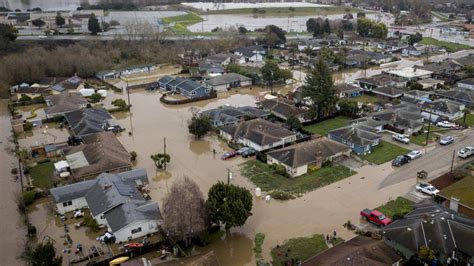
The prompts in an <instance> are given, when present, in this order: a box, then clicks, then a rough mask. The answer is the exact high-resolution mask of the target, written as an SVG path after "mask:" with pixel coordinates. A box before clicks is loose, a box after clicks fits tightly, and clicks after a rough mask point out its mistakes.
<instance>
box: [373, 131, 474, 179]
mask: <svg viewBox="0 0 474 266" xmlns="http://www.w3.org/2000/svg"><path fill="white" fill-rule="evenodd" d="M473 143H474V129H467V130H464V131H463V132H461V133H460V134H459V136H455V137H454V143H453V144H450V145H446V146H441V145H439V144H436V147H435V148H434V149H431V150H428V152H427V153H426V154H424V155H423V156H422V157H421V158H419V159H416V160H414V161H413V162H410V163H409V164H406V165H404V166H402V167H400V168H398V169H397V170H395V171H394V172H393V173H391V174H389V175H388V176H387V177H386V178H385V179H384V180H383V182H382V183H381V184H380V187H381V188H383V187H387V186H390V185H394V184H397V183H399V182H401V181H405V180H408V179H413V180H414V181H413V182H416V180H415V179H416V173H417V172H418V171H421V170H425V171H427V172H428V178H429V179H432V178H435V177H438V176H439V175H441V174H443V173H445V172H447V171H449V170H450V168H451V160H452V158H453V151H457V150H459V149H460V148H462V147H464V146H467V145H472V144H473ZM471 160H472V159H471ZM468 161H469V160H465V159H461V158H459V157H457V156H456V155H455V156H454V166H455V167H456V166H457V165H461V164H464V163H466V162H468Z"/></svg>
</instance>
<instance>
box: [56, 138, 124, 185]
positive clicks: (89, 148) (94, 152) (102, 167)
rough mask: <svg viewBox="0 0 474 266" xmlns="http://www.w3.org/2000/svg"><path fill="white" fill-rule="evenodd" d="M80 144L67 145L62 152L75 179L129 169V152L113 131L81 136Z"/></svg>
mask: <svg viewBox="0 0 474 266" xmlns="http://www.w3.org/2000/svg"><path fill="white" fill-rule="evenodd" d="M81 139H82V142H83V143H82V144H80V145H75V146H68V147H66V148H64V149H63V154H64V155H65V157H66V161H67V163H68V165H69V168H70V170H71V175H72V176H73V178H75V179H87V178H93V177H96V176H97V175H99V174H100V173H103V172H107V173H120V172H123V171H128V170H130V168H131V166H132V162H131V159H130V154H129V153H128V151H127V150H126V149H125V148H124V147H123V145H122V143H120V141H119V140H118V139H117V137H116V136H115V135H114V133H112V132H110V131H107V132H99V133H93V134H89V135H85V136H82V137H81Z"/></svg>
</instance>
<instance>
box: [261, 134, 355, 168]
mask: <svg viewBox="0 0 474 266" xmlns="http://www.w3.org/2000/svg"><path fill="white" fill-rule="evenodd" d="M350 152H351V150H350V148H349V147H347V146H346V145H344V144H340V143H338V142H336V141H333V140H330V139H328V138H326V137H320V138H316V139H313V140H310V141H307V142H302V143H299V144H295V145H291V146H289V147H286V148H281V149H278V150H274V151H271V152H268V153H267V163H268V164H270V165H271V164H279V165H283V166H284V167H285V169H286V172H287V173H288V175H290V176H291V177H297V176H300V175H304V174H306V173H308V170H309V167H311V166H315V167H321V166H322V164H323V163H324V162H326V161H331V162H333V161H337V160H339V159H341V158H344V157H347V156H349V155H350Z"/></svg>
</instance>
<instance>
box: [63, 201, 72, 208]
mask: <svg viewBox="0 0 474 266" xmlns="http://www.w3.org/2000/svg"><path fill="white" fill-rule="evenodd" d="M71 205H72V201H71V200H70V201H65V202H63V207H67V206H71Z"/></svg>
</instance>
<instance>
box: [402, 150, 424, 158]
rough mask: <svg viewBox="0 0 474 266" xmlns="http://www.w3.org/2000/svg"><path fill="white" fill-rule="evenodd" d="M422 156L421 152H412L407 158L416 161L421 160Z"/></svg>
mask: <svg viewBox="0 0 474 266" xmlns="http://www.w3.org/2000/svg"><path fill="white" fill-rule="evenodd" d="M422 155H423V153H422V152H421V151H411V152H409V153H408V154H407V155H405V156H406V157H408V158H410V160H414V159H416V158H420V157H421V156H422Z"/></svg>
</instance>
